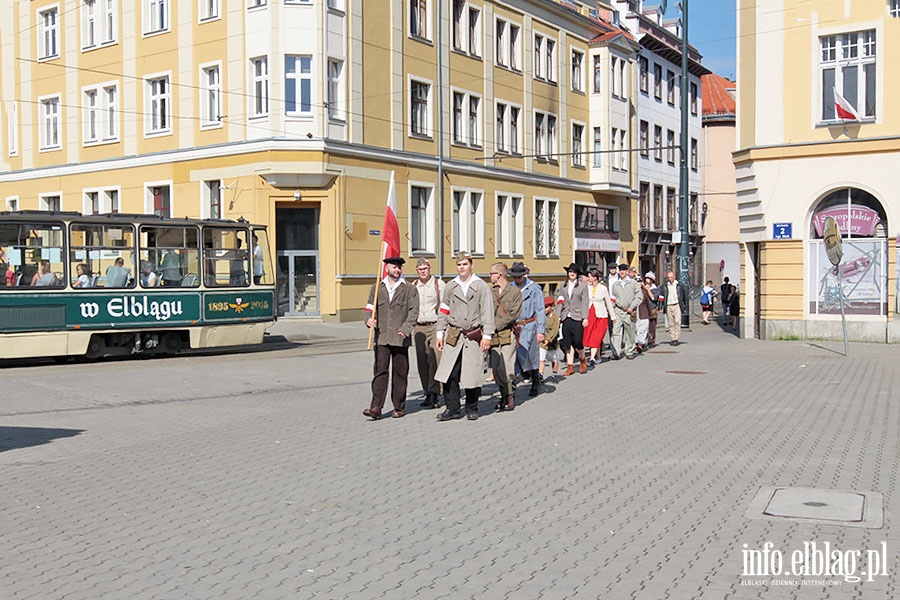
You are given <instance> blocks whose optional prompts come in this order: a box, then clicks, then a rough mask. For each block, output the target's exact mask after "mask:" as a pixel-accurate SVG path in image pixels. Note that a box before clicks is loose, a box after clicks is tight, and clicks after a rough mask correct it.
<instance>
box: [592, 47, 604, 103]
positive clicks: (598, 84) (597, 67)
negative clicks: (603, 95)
mask: <svg viewBox="0 0 900 600" xmlns="http://www.w3.org/2000/svg"><path fill="white" fill-rule="evenodd" d="M602 89H603V60H601V58H600V55H599V54H595V55H594V93H595V94H599V93H600V90H602Z"/></svg>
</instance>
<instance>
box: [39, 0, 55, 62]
mask: <svg viewBox="0 0 900 600" xmlns="http://www.w3.org/2000/svg"><path fill="white" fill-rule="evenodd" d="M58 18H59V11H58V10H57V9H55V8H51V9H48V10H45V11H42V12H40V13H38V22H39V23H40V28H41V33H40V38H39V39H40V42H39V44H40V49H39V50H38V58H42V59H43V58H54V57H56V56H59V22H58Z"/></svg>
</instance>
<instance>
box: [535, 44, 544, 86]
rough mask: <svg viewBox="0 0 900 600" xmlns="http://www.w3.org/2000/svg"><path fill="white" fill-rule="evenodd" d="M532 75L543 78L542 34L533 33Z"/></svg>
mask: <svg viewBox="0 0 900 600" xmlns="http://www.w3.org/2000/svg"><path fill="white" fill-rule="evenodd" d="M532 63H533V64H532V67H533V71H534V76H535V78H537V79H543V78H544V36H542V35H538V34H534V58H533V59H532Z"/></svg>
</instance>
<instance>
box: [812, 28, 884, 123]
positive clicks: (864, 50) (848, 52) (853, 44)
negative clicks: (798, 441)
mask: <svg viewBox="0 0 900 600" xmlns="http://www.w3.org/2000/svg"><path fill="white" fill-rule="evenodd" d="M819 42H820V45H821V48H822V55H821V63H820V69H821V73H822V75H821V81H822V121H834V120H838V119H839V117H838V116H837V114H836V111H835V103H836V95H835V92H837V93H838V94H840V95H841V96H843V97H844V99H845V100H846V101H847V102H848V103H850V104H851V105H852V106H853V108H854V110H855V111H856V112H857V113H858V114H859V116H860V117H861V118H863V119H871V118H875V109H876V106H875V104H876V102H875V100H876V91H877V90H876V86H877V75H876V72H877V71H876V56H877V48H876V41H875V30H869V31H857V32H853V33H845V34H842V35H827V36H823V37H821V38H819Z"/></svg>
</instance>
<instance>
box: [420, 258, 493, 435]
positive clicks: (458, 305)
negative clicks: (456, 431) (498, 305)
mask: <svg viewBox="0 0 900 600" xmlns="http://www.w3.org/2000/svg"><path fill="white" fill-rule="evenodd" d="M456 271H457V273H459V275H458V276H457V277H456V278H455V279H453V281H451V282H450V283H448V284H447V287H446V288H444V294H443V296H442V298H441V306H440V310H438V322H437V350H438V352H442V354H441V362H440V364H439V365H438V370H437V373H435V375H434V379H435V381H439V382H441V383H443V384H444V403H445V405H446V407H447V408H446V410H445V411H444V412H442V413H441V414H439V415H438V416H437V419H438V421H449V420H451V419H460V418H462V413H461V412H460V388H462V389H464V390H465V391H466V416H467V418H468V419H469V420H470V421H474V420H475V419H477V418H478V397H479V396H480V395H481V384H482V382H483V381H484V354H485V352H487V351H488V350H489V349H490V347H491V337H492V335H493V333H494V302H493V297H492V294H491V288H490V286H489V285H488V284H487V283H486V282H485V281H484V280H483V279H481V278H480V277H478V276H477V275H475V274H474V273H473V265H472V257H471V256H469V254H468V253H465V252H460V253H459V254H457V256H456Z"/></svg>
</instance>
